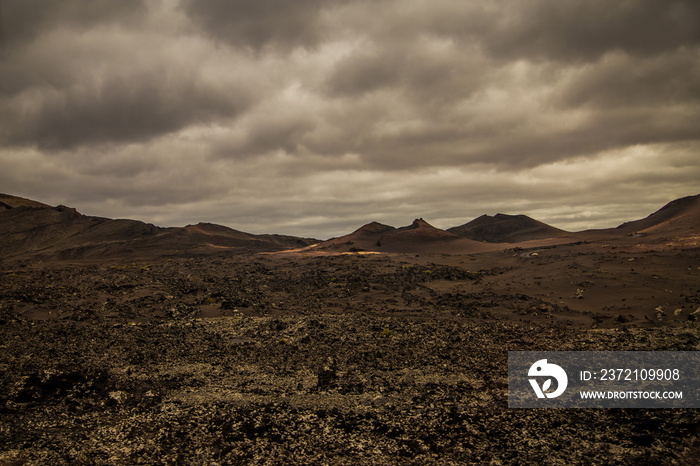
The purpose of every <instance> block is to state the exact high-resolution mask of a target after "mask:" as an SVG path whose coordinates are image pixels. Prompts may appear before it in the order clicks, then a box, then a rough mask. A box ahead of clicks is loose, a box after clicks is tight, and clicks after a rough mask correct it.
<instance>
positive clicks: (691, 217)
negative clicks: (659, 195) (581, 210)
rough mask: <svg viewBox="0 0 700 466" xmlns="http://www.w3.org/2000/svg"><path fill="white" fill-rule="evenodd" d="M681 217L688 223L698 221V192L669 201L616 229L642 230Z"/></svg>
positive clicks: (699, 202)
mask: <svg viewBox="0 0 700 466" xmlns="http://www.w3.org/2000/svg"><path fill="white" fill-rule="evenodd" d="M682 219H684V220H685V221H686V222H689V223H694V224H698V223H700V194H696V195H694V196H686V197H682V198H680V199H676V200H674V201H671V202H669V203H668V204H666V205H665V206H663V207H662V208H660V209H659V210H657V211H656V212H654V213H653V214H651V215H649V216H647V217H645V218H643V219H641V220H635V221H632V222H625V223H623V224H622V225H620V226H618V227H617V229H618V230H623V231H625V232H634V231H642V230H646V229H648V228H652V227H658V226H660V225H662V224H664V225H668V224H669V223H678V222H679V221H680V220H682Z"/></svg>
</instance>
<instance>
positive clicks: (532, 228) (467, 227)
mask: <svg viewBox="0 0 700 466" xmlns="http://www.w3.org/2000/svg"><path fill="white" fill-rule="evenodd" d="M447 231H448V232H450V233H454V234H456V235H459V236H462V237H464V238H468V239H472V240H475V241H486V242H489V243H517V242H520V241H529V240H534V239H544V238H551V237H556V236H561V235H564V234H566V232H565V231H563V230H559V229H558V228H554V227H552V226H550V225H547V224H546V223H542V222H540V221H538V220H535V219H533V218H530V217H528V216H527V215H523V214H518V215H509V214H502V213H498V214H496V215H494V216H493V217H492V216H490V215H482V216H480V217H477V218H475V219H474V220H472V221H471V222H468V223H465V224H464V225H460V226H457V227H452V228H448V229H447Z"/></svg>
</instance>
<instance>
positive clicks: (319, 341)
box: [0, 200, 700, 465]
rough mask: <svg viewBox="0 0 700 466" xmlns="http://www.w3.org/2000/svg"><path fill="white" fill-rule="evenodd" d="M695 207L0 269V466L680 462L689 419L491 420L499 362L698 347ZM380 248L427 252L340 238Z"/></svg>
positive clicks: (549, 413)
mask: <svg viewBox="0 0 700 466" xmlns="http://www.w3.org/2000/svg"><path fill="white" fill-rule="evenodd" d="M695 204H696V202H695V201H693V200H691V201H686V203H685V204H684V206H682V208H680V209H678V208H677V207H678V206H677V205H676V206H672V207H673V208H674V209H675V211H674V213H673V215H663V219H662V220H660V221H658V222H650V223H652V225H651V226H646V225H644V226H645V229H640V228H634V231H631V230H630V231H627V230H629V229H630V228H629V227H623V228H622V229H621V230H624V231H620V234H619V235H617V236H615V232H614V231H612V232H611V231H605V232H595V233H593V234H589V236H588V239H586V240H582V239H580V238H578V240H577V241H574V242H568V243H565V244H559V243H557V242H554V243H548V244H542V243H537V241H538V240H533V241H535V242H534V243H518V244H510V245H505V246H499V249H498V250H493V251H484V252H475V253H469V254H447V253H444V252H420V253H399V252H394V253H379V252H377V251H368V250H359V249H364V248H359V247H357V244H358V243H357V242H356V243H355V244H354V245H347V244H346V243H347V241H352V239H347V238H345V239H344V240H345V241H337V240H331V241H330V242H327V243H325V245H324V247H323V248H320V247H318V246H317V247H302V248H296V249H286V250H279V249H280V248H279V247H278V248H277V249H278V250H277V251H272V250H271V251H267V252H264V253H261V252H254V251H247V252H241V250H236V249H224V248H220V250H219V251H218V252H217V251H214V249H213V248H212V249H211V250H210V249H206V251H207V253H206V254H204V253H201V249H194V248H193V249H189V250H188V249H183V250H180V252H179V253H178V254H174V253H168V254H162V255H158V256H157V257H156V255H154V254H153V251H151V253H150V254H148V255H146V254H144V255H139V254H138V252H139V251H140V249H138V248H136V249H134V251H133V252H131V253H130V254H125V253H119V254H113V255H108V256H105V257H102V258H100V257H94V256H92V255H90V254H87V255H85V256H83V257H79V258H76V257H75V256H70V255H65V254H56V255H54V256H50V255H47V254H45V253H44V254H41V255H35V254H27V255H25V256H19V255H16V256H3V260H2V262H0V464H2V465H5V464H7V465H20V464H117V465H122V464H241V463H244V464H245V463H248V464H530V463H542V464H562V465H568V464H581V463H590V464H629V465H632V464H635V465H636V464H658V465H666V464H678V465H691V464H697V463H696V462H697V457H698V455H699V454H700V439H699V436H700V414H699V413H698V412H697V410H680V409H678V410H674V409H656V410H652V409H649V410H639V409H589V410H582V409H540V410H530V409H509V408H508V407H507V406H508V405H507V401H508V400H507V352H508V351H512V350H584V351H585V350H628V351H629V350H669V351H697V350H698V349H700V323H699V322H700V249H698V247H697V242H696V239H697V236H696V233H695V230H694V226H696V225H698V223H697V221H696V220H695V218H696V217H693V215H692V213H693V209H694V208H695ZM24 207H28V208H40V209H44V207H37V206H33V207H32V206H24ZM17 208H18V207H10V208H7V209H5V212H3V214H7V213H8V212H12V210H16V209H17ZM51 209H54V208H51ZM662 210H663V209H662ZM698 226H700V225H698ZM691 227H693V228H691ZM155 228H157V227H155ZM224 228H225V227H224ZM190 229H195V230H196V229H202V230H204V231H205V232H207V233H210V234H218V235H221V234H222V232H221V231H220V230H219V229H218V227H217V226H211V225H206V224H205V225H199V226H194V227H191V228H190ZM183 231H186V230H183ZM196 233H197V234H200V233H201V232H196ZM226 234H230V232H228V230H226ZM387 234H392V235H398V236H400V238H401V241H398V240H397V239H396V237H395V236H394V237H389V238H388V240H387V242H386V243H385V244H388V243H389V242H391V243H392V244H405V243H406V242H408V240H406V238H413V239H412V240H413V241H423V240H424V239H425V238H427V240H426V241H428V242H429V244H430V245H431V246H430V247H434V246H435V244H439V243H440V241H443V240H445V238H446V237H445V235H443V234H442V233H440V232H437V233H436V232H435V231H433V227H431V226H430V225H429V224H427V222H426V224H423V222H421V221H418V222H417V224H416V225H414V226H413V228H405V229H404V230H401V229H395V228H393V227H387V226H386V225H381V224H370V225H369V226H367V227H366V228H365V227H363V229H360V230H358V232H355V234H354V235H355V236H354V237H353V238H354V239H355V240H356V241H359V240H361V239H362V238H370V239H369V240H368V241H367V242H366V243H367V244H368V245H371V244H372V242H373V241H374V243H373V244H376V240H375V237H376V236H377V235H380V236H382V237H383V236H386V235H387ZM224 236H225V235H224ZM392 238H393V239H392ZM416 238H417V239H416ZM694 238H695V239H694ZM459 240H460V241H461V240H465V241H467V239H464V238H460V239H459ZM448 241H452V239H451V238H450V239H448ZM402 242H403V243H402ZM66 244H68V243H66ZM93 244H95V243H93ZM322 245H323V243H322ZM352 247H355V248H356V249H355V250H354V251H352V252H351V251H350V250H349V249H350V248H352ZM334 248H335V249H334ZM202 249H204V248H202ZM271 249H274V248H271ZM346 249H347V250H346ZM198 251H199V252H200V253H198ZM188 253H190V254H188Z"/></svg>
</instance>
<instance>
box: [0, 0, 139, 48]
mask: <svg viewBox="0 0 700 466" xmlns="http://www.w3.org/2000/svg"><path fill="white" fill-rule="evenodd" d="M0 4H1V6H0V9H1V10H2V12H3V16H4V18H5V24H4V31H5V40H6V43H7V44H8V45H9V46H16V45H19V44H22V43H26V42H30V41H32V40H34V39H35V38H36V37H37V36H40V35H41V34H43V33H45V32H46V31H47V30H51V29H53V28H54V27H58V26H60V27H70V28H77V29H78V30H80V29H83V28H94V27H95V26H97V25H100V24H115V23H123V24H128V23H131V22H133V21H136V20H138V19H139V18H140V17H142V16H143V15H144V13H145V12H146V5H147V4H148V2H147V1H146V0H119V1H116V2H115V1H113V0H60V1H47V0H2V1H1V2H0Z"/></svg>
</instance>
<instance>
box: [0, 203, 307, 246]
mask: <svg viewBox="0 0 700 466" xmlns="http://www.w3.org/2000/svg"><path fill="white" fill-rule="evenodd" d="M0 199H2V209H1V210H0V258H2V259H27V258H32V259H99V258H106V257H110V258H116V257H127V256H128V257H131V258H132V259H135V258H138V257H143V258H152V257H162V256H174V255H201V254H211V253H216V252H221V251H226V250H227V251H232V252H262V251H277V250H281V249H288V248H293V247H303V246H307V245H309V244H311V243H312V242H313V241H314V240H309V239H304V238H296V237H292V236H284V235H253V234H250V233H244V232H240V231H237V230H233V229H231V228H227V227H224V226H220V225H213V224H203V223H202V224H198V225H189V226H187V227H182V228H162V227H157V226H155V225H152V224H149V223H145V222H141V221H138V220H113V219H109V218H101V217H92V216H87V215H82V214H80V213H79V212H78V211H77V210H75V209H73V208H70V207H65V206H57V207H50V206H47V205H45V204H42V203H38V202H34V201H30V200H28V199H22V198H17V197H15V196H7V195H2V196H1V197H0Z"/></svg>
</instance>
